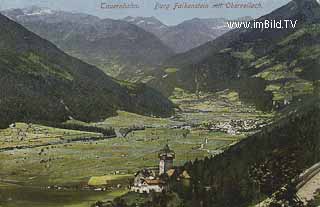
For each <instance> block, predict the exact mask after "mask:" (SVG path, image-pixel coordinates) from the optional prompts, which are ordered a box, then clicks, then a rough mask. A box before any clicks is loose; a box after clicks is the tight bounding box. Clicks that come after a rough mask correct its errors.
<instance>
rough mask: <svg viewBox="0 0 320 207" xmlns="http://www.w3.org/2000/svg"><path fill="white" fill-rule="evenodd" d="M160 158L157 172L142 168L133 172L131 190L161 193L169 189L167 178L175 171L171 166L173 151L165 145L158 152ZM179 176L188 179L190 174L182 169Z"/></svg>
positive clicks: (173, 157) (173, 156)
mask: <svg viewBox="0 0 320 207" xmlns="http://www.w3.org/2000/svg"><path fill="white" fill-rule="evenodd" d="M158 157H159V159H160V163H159V169H158V172H157V170H155V169H143V170H140V171H138V172H137V173H136V174H135V178H134V183H133V186H131V191H133V192H137V193H150V192H156V193H161V192H163V191H167V190H168V189H169V184H168V182H167V179H165V178H168V177H169V178H170V177H172V176H173V175H174V174H175V173H176V169H175V168H174V166H173V160H174V159H175V152H174V151H173V150H171V149H170V148H169V146H168V145H166V146H165V147H164V148H163V149H161V150H160V151H159V153H158ZM180 177H181V178H184V179H190V175H189V174H188V172H187V171H183V172H181V174H180Z"/></svg>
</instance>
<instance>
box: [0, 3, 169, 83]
mask: <svg viewBox="0 0 320 207" xmlns="http://www.w3.org/2000/svg"><path fill="white" fill-rule="evenodd" d="M3 13H4V14H5V15H6V16H8V17H10V18H11V19H13V20H14V21H17V22H18V23H20V24H22V25H23V26H25V27H26V28H28V29H29V30H31V31H33V32H35V33H36V34H38V35H39V36H41V37H43V38H45V39H48V40H49V41H51V42H53V43H54V44H56V45H57V46H58V47H59V48H60V49H62V50H63V51H65V52H66V53H68V54H70V55H72V56H75V57H77V58H80V59H81V60H84V61H86V62H87V63H90V64H93V65H96V66H98V67H99V68H101V69H103V71H105V72H106V73H107V74H109V75H112V76H113V77H120V78H121V77H122V76H121V75H122V74H127V73H130V74H133V73H135V72H137V71H140V70H147V69H152V68H153V67H154V66H156V65H158V64H160V63H161V62H162V61H163V60H164V59H166V58H168V57H169V56H171V55H172V54H173V52H172V50H171V49H169V48H168V47H167V46H165V45H164V44H163V43H162V42H161V41H160V40H159V39H158V38H157V37H156V36H155V35H153V34H151V33H149V32H146V31H144V30H143V29H141V28H139V27H137V26H135V25H133V24H129V23H127V22H126V21H120V20H112V19H99V18H97V17H95V16H91V15H86V14H81V13H80V14H78V13H69V12H62V11H53V10H49V9H43V8H38V7H31V8H28V9H13V10H7V11H4V12H3Z"/></svg>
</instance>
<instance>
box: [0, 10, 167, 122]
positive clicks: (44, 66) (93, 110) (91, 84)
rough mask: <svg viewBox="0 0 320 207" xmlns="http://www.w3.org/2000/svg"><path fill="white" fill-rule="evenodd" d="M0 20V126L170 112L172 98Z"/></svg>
mask: <svg viewBox="0 0 320 207" xmlns="http://www.w3.org/2000/svg"><path fill="white" fill-rule="evenodd" d="M0 24H1V31H0V84H1V91H0V94H1V96H0V97H1V99H0V108H1V111H0V117H1V126H2V127H5V126H7V125H8V124H10V123H12V122H14V121H32V120H37V121H55V122H62V121H65V120H67V119H70V118H74V119H79V120H83V121H94V120H95V121H97V120H101V119H103V118H105V117H108V116H111V115H114V114H115V113H116V110H119V109H123V110H127V111H131V112H136V113H141V114H148V115H157V116H168V115H170V114H171V113H172V106H173V105H172V103H171V102H170V101H168V100H167V99H166V98H164V97H163V96H162V95H160V94H159V93H158V92H156V91H154V90H153V89H150V88H149V87H147V86H145V85H143V84H136V85H135V84H128V83H124V82H118V81H116V80H114V79H112V78H110V77H109V76H107V75H105V74H104V73H103V72H102V71H100V70H99V69H97V68H96V67H94V66H91V65H88V64H86V63H84V62H82V61H80V60H78V59H76V58H73V57H70V56H69V55H67V54H65V53H63V52H62V51H60V50H59V49H58V48H57V47H56V46H55V45H53V44H52V43H50V42H48V41H47V40H44V39H42V38H40V37H39V36H37V35H35V34H34V33H32V32H30V31H28V30H27V29H25V28H24V27H22V26H21V25H19V24H17V23H15V22H13V21H11V20H10V19H8V18H7V17H5V16H3V15H0Z"/></svg>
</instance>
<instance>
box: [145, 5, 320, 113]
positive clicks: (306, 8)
mask: <svg viewBox="0 0 320 207" xmlns="http://www.w3.org/2000/svg"><path fill="white" fill-rule="evenodd" d="M264 20H292V21H295V20H297V21H298V23H297V27H296V28H288V29H236V30H232V31H231V32H228V33H227V34H225V35H222V36H221V37H219V38H217V39H216V40H214V41H212V42H210V43H207V44H205V45H203V46H200V47H198V48H195V49H193V50H191V51H189V52H187V53H184V54H181V55H178V56H176V57H174V58H172V59H171V60H170V61H169V62H168V63H167V67H170V68H176V70H175V71H176V73H173V74H167V75H165V74H166V73H165V71H166V68H165V69H164V70H163V72H162V73H161V74H158V77H165V78H159V79H161V80H160V81H159V79H158V80H157V81H155V82H154V83H151V84H153V85H154V86H155V87H156V86H165V87H163V88H160V89H161V90H162V91H165V92H166V93H170V91H172V90H173V88H174V87H182V88H186V89H189V90H220V89H225V88H228V87H229V88H230V87H233V88H235V89H237V90H239V91H240V95H241V96H242V98H244V99H248V100H252V99H255V100H252V101H254V102H260V103H258V104H259V105H261V106H264V107H271V106H272V104H273V105H274V107H275V108H282V107H283V105H286V104H288V103H290V102H293V101H298V100H299V99H302V98H304V96H308V95H311V94H312V93H313V91H314V88H315V87H317V85H318V82H317V81H318V80H319V79H320V76H319V70H318V68H319V64H320V62H319V58H318V53H319V50H318V49H317V48H319V38H318V37H319V34H320V30H319V25H320V5H319V4H318V3H317V2H316V0H306V1H298V0H297V1H292V2H290V3H289V4H287V5H285V6H283V7H281V8H280V9H277V10H276V11H274V12H272V13H271V14H268V15H266V16H264V17H261V18H259V19H258V20H256V21H264ZM159 82H160V83H159ZM262 94H263V96H262ZM255 96H257V97H258V99H257V98H254V97H255Z"/></svg>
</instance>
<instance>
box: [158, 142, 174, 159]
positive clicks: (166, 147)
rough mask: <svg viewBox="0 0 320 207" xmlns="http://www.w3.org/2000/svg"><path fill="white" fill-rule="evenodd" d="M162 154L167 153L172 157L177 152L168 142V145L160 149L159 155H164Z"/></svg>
mask: <svg viewBox="0 0 320 207" xmlns="http://www.w3.org/2000/svg"><path fill="white" fill-rule="evenodd" d="M162 155H167V156H172V157H174V155H175V152H174V151H173V150H171V149H170V147H169V145H168V144H166V145H165V146H164V148H163V149H161V150H160V151H159V156H162Z"/></svg>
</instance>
